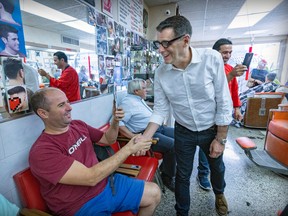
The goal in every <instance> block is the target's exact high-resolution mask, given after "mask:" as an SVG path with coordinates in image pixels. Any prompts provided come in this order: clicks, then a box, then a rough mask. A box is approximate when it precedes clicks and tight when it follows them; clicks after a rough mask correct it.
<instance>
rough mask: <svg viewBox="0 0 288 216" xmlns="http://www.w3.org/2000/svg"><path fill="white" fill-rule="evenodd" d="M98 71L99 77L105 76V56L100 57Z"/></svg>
mask: <svg viewBox="0 0 288 216" xmlns="http://www.w3.org/2000/svg"><path fill="white" fill-rule="evenodd" d="M98 71H99V76H104V75H105V62H104V56H103V55H98Z"/></svg>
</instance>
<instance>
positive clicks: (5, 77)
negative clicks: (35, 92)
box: [1, 57, 32, 113]
mask: <svg viewBox="0 0 288 216" xmlns="http://www.w3.org/2000/svg"><path fill="white" fill-rule="evenodd" d="M1 65H2V70H1V77H2V83H1V85H2V86H3V88H4V89H5V94H4V96H5V98H4V99H5V100H4V103H5V104H4V105H5V107H7V109H8V110H7V111H8V112H9V113H17V112H22V111H25V110H28V109H29V106H28V90H29V89H27V88H26V85H25V79H24V77H25V73H24V70H23V65H22V59H21V58H11V57H2V58H1ZM30 93H32V92H31V90H29V94H30Z"/></svg>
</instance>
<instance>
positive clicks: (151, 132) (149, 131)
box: [143, 122, 160, 139]
mask: <svg viewBox="0 0 288 216" xmlns="http://www.w3.org/2000/svg"><path fill="white" fill-rule="evenodd" d="M159 126H160V125H158V124H156V123H154V122H149V124H148V126H147V128H146V129H145V131H144V133H143V136H145V137H147V138H149V139H151V138H152V137H153V135H154V133H155V132H156V131H157V129H158V128H159Z"/></svg>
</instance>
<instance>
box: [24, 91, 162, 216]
mask: <svg viewBox="0 0 288 216" xmlns="http://www.w3.org/2000/svg"><path fill="white" fill-rule="evenodd" d="M31 104H32V108H33V110H34V112H35V113H36V114H37V115H38V116H39V117H40V118H41V120H42V121H43V123H44V125H45V129H44V130H43V132H42V133H41V135H40V136H39V137H38V139H37V140H36V142H35V143H34V144H33V146H32V147H31V150H30V153H29V164H30V168H31V171H32V173H33V175H34V176H35V177H36V178H37V179H38V181H39V183H40V189H41V193H42V196H43V198H44V199H45V202H46V203H47V206H48V208H49V209H50V210H51V211H52V214H53V215H76V216H84V215H111V214H112V213H115V212H122V211H128V210H131V211H132V212H133V213H134V214H136V213H137V212H138V211H139V213H138V215H139V216H152V215H153V213H154V211H155V208H156V207H157V205H158V204H159V202H160V199H161V192H160V189H159V187H158V185H157V184H155V183H153V182H144V181H143V180H139V179H135V178H130V177H128V176H125V175H120V174H115V175H114V176H113V178H108V177H109V176H110V175H111V174H112V173H113V172H114V171H115V170H116V169H117V168H118V167H119V166H120V165H121V164H122V163H123V162H124V161H125V160H126V158H127V157H128V156H129V155H131V154H134V153H136V152H137V151H139V150H143V151H147V150H148V149H149V148H150V146H151V142H150V141H143V142H138V143H135V142H134V141H135V138H134V139H132V140H131V141H130V142H128V143H127V145H126V146H124V147H123V148H121V149H120V150H119V151H118V152H117V153H115V154H114V155H112V156H111V157H109V158H107V159H105V160H102V161H101V162H99V161H98V159H97V157H96V154H95V152H94V149H93V143H94V144H95V145H98V144H99V143H101V144H103V145H111V144H113V143H114V142H115V140H116V138H117V136H118V129H119V125H118V122H119V121H120V120H121V119H122V118H123V116H124V112H123V111H122V110H118V109H117V110H116V109H115V108H114V109H113V119H112V122H111V124H110V128H109V129H108V130H107V132H105V133H103V132H102V131H100V130H98V129H96V128H93V127H91V126H89V125H87V124H86V123H85V122H83V121H80V120H72V116H71V111H72V107H71V105H70V103H69V101H68V99H67V97H66V95H65V93H64V92H63V91H61V90H60V89H57V88H51V87H49V88H43V89H40V90H38V91H37V92H36V93H34V94H33V97H32V99H31ZM111 179H114V180H111ZM113 188H114V189H115V190H114V192H115V193H113Z"/></svg>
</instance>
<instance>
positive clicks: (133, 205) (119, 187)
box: [75, 174, 144, 216]
mask: <svg viewBox="0 0 288 216" xmlns="http://www.w3.org/2000/svg"><path fill="white" fill-rule="evenodd" d="M114 190H115V195H114V196H113V194H112V190H111V187H110V177H109V181H108V183H107V185H106V187H105V188H104V190H103V191H102V192H101V193H100V194H98V195H97V196H96V197H94V198H93V199H91V200H89V201H88V202H87V203H86V204H84V205H83V206H82V208H81V209H80V210H79V211H78V212H76V213H75V216H89V215H91V216H92V215H97V216H108V215H111V214H112V213H114V212H123V211H132V212H133V213H134V214H136V213H137V212H138V210H139V205H140V201H141V198H142V196H143V191H144V181H143V180H140V179H135V178H131V177H128V176H125V175H120V174H115V175H114Z"/></svg>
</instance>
